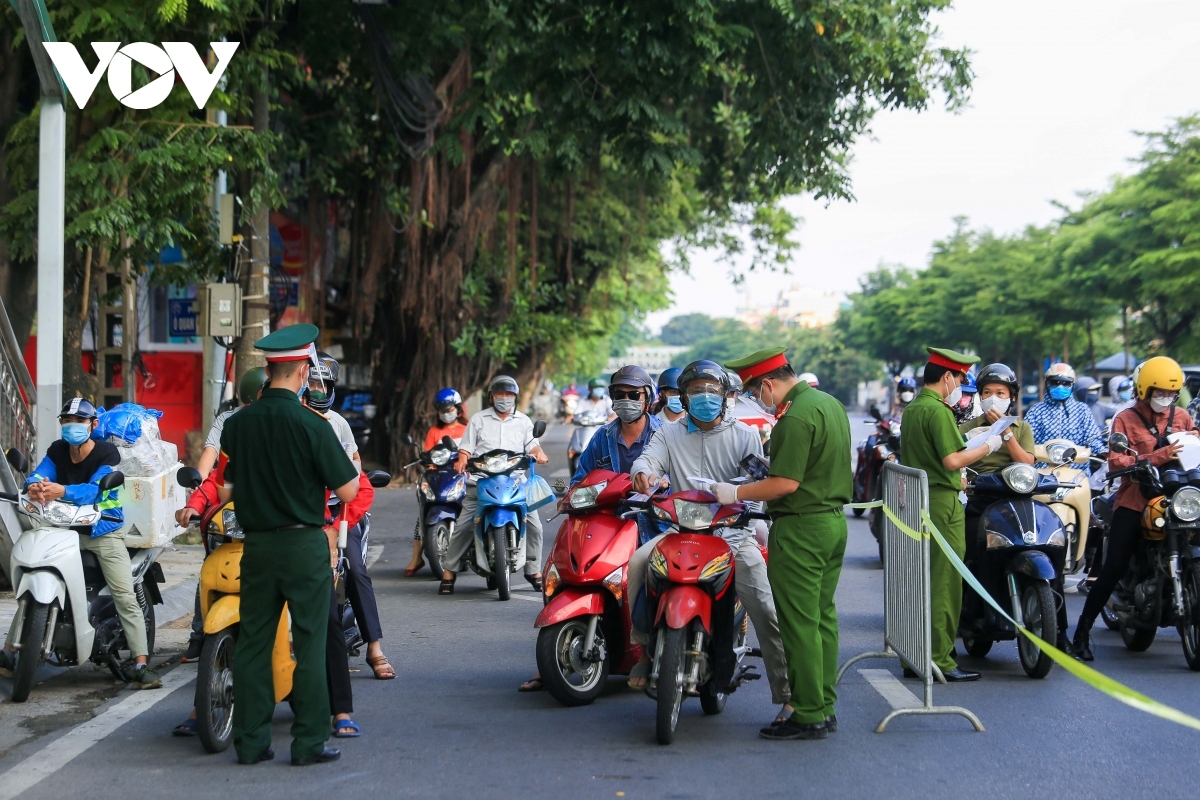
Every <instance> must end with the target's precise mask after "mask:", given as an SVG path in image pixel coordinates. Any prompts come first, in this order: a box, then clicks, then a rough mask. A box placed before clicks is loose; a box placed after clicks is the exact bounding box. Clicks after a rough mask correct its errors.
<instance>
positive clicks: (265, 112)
mask: <svg viewBox="0 0 1200 800" xmlns="http://www.w3.org/2000/svg"><path fill="white" fill-rule="evenodd" d="M260 80H261V83H260V84H259V85H257V86H255V87H254V132H255V133H265V132H266V130H267V129H268V127H269V122H270V120H269V111H270V105H269V99H270V98H269V96H268V94H267V90H268V80H269V74H268V72H267V68H266V67H263V68H262V75H261V76H260ZM250 214H251V215H252V216H251V222H250V230H249V234H250V236H249V238H250V264H249V265H248V268H247V269H246V270H245V272H246V277H245V283H244V285H243V286H242V291H243V292H244V293H245V296H246V297H251V298H254V299H252V300H247V301H245V313H243V315H242V331H241V337H240V338H239V339H238V344H237V363H236V365H235V369H234V382H235V385H236V384H237V382H239V381H241V379H242V376H243V375H245V374H246V373H247V372H248V371H249V370H251V369H253V368H255V367H261V366H262V365H263V363H264V359H263V356H262V355H261V354H260V353H259V352H258V351H257V350H255V349H254V343H255V342H256V341H258V340H259V339H261V338H262V337H264V336H266V335H267V334H268V333H270V332H271V302H270V300H269V298H268V297H267V295H268V293H269V292H270V285H271V281H270V275H271V263H270V262H271V209H270V208H268V207H267V204H266V202H265V201H264V202H263V203H262V207H261V208H255V209H251V210H250Z"/></svg>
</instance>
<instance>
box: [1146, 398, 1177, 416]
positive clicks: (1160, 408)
mask: <svg viewBox="0 0 1200 800" xmlns="http://www.w3.org/2000/svg"><path fill="white" fill-rule="evenodd" d="M1177 398H1178V395H1176V396H1175V397H1151V398H1150V407H1151V408H1153V409H1154V410H1155V411H1156V412H1158V413H1159V414H1161V413H1162V412H1164V411H1166V410H1167V409H1168V408H1170V407H1171V405H1172V404H1173V403H1174V402H1175V400H1176V399H1177Z"/></svg>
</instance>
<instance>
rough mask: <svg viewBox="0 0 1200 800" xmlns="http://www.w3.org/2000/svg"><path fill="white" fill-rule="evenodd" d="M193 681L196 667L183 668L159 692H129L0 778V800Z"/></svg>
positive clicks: (25, 788) (165, 680)
mask: <svg viewBox="0 0 1200 800" xmlns="http://www.w3.org/2000/svg"><path fill="white" fill-rule="evenodd" d="M195 679H196V665H195V664H183V665H181V666H179V667H176V668H175V669H173V670H171V671H170V672H168V673H167V674H166V675H164V676H163V678H162V682H163V688H161V689H148V690H143V691H134V692H131V693H130V695H129V697H126V698H125V699H124V700H122V701H121V702H119V703H117V704H116V705H114V706H113V707H112V708H110V709H108V710H107V711H105V712H104V713H103V714H101V715H100V716H98V717H95V718H94V719H90V720H88V721H87V722H85V723H83V724H82V725H80V726H79V727H77V728H74V729H73V730H71V731H70V732H68V733H67V734H66V735H64V736H62V737H60V738H58V739H55V740H54V741H53V742H51V743H50V744H48V745H46V746H45V747H43V748H42V749H41V750H39V751H37V752H36V753H34V754H33V755H31V756H29V757H28V758H26V759H25V760H24V761H22V762H21V763H19V764H17V765H16V766H15V767H13V768H12V769H10V770H9V771H8V772H6V773H4V774H3V775H0V800H10V798H13V797H17V796H19V795H20V794H21V793H23V792H26V791H28V790H29V789H31V788H33V787H34V786H36V785H37V784H38V783H40V782H41V781H42V780H44V779H45V778H47V777H49V776H51V775H53V774H55V773H56V772H58V771H59V770H61V769H62V768H63V767H65V766H66V765H67V764H68V763H69V762H70V761H71V760H72V759H74V758H75V757H76V756H79V755H81V754H82V753H84V752H85V751H86V750H87V749H88V748H90V747H91V746H92V745H94V744H96V743H97V742H99V741H100V740H101V739H103V738H104V737H106V736H108V735H109V734H110V733H112V732H113V731H115V730H116V729H117V728H119V727H121V726H122V725H124V724H125V723H126V722H129V721H130V720H131V719H133V718H134V717H136V716H138V715H139V714H142V713H143V712H145V711H148V710H149V709H150V708H151V707H152V706H153V705H155V704H156V703H158V702H159V701H160V700H165V699H167V698H168V697H169V696H170V695H171V692H172V691H174V690H175V689H178V688H179V687H181V686H186V685H187V684H189V683H191V682H192V681H194V680H195Z"/></svg>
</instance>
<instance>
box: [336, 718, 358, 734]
mask: <svg viewBox="0 0 1200 800" xmlns="http://www.w3.org/2000/svg"><path fill="white" fill-rule="evenodd" d="M346 728H349V729H350V731H349V732H346ZM360 736H362V728H360V727H358V723H357V722H355V721H354V720H352V719H342V720H336V721H334V723H333V738H335V739H357V738H358V737H360Z"/></svg>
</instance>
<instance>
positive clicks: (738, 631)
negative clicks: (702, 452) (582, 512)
mask: <svg viewBox="0 0 1200 800" xmlns="http://www.w3.org/2000/svg"><path fill="white" fill-rule="evenodd" d="M644 505H645V506H646V507H647V508H648V510H649V511H650V512H651V513H652V514H653V516H654V517H655V518H657V519H658V520H660V521H661V522H663V523H665V524H667V525H670V526H672V527H674V528H675V529H677V530H678V532H677V533H670V534H668V535H667V536H665V537H664V538H663V539H662V540H661V541H659V543H658V544H657V545H655V546H654V549H653V550H651V551H650V559H649V563H648V564H647V567H646V609H652V612H651V613H653V620H654V622H653V626H652V642H653V645H652V646H653V653H654V656H653V659H652V665H651V671H650V684H649V687H648V691H647V694H649V695H651V696H652V697H654V698H655V700H656V701H657V703H658V716H657V722H656V726H655V731H656V735H657V738H658V742H659V744H670V743H671V742H672V741H674V739H675V728H676V726H677V725H678V724H679V710H680V708H681V707H682V705H683V698H684V696H685V695H686V696H699V698H700V706H701V708H703V709H704V713H705V714H720V713H721V712H722V711H724V710H725V702H726V700H728V697H729V694H730V693H731V692H733V691H734V690H735V689H736V688H737V687H738V686H739V685H740V684H741V683H742V682H743V681H745V680H754V679H757V678H759V677H761V676H760V675H758V674H756V673H753V672H750V670H751V669H753V667H752V666H749V665H746V664H745V663H744V661H745V658H746V656H748V655H758V652H757V650H753V649H752V648H750V647H747V646H746V634H747V632H748V630H749V624H750V620H749V618H748V617H747V615H746V611H745V609H744V608H743V607H742V604H741V602H740V601H739V600H738V597H737V592H736V591H734V589H733V586H734V558H733V550H732V549H731V548H730V546H729V544H728V543H726V541H725V540H724V539H722V538H721V537H720V536H716V535H713V534H715V533H716V532H717V530H718V529H720V528H730V527H734V528H742V527H747V526H748V525H749V524H750V522H751V521H752V520H756V519H764V518H765V515H763V514H758V513H755V512H752V511H750V509H749V507H748V506H747V505H746V504H745V503H731V504H729V505H722V504H721V503H719V502H717V498H716V497H715V496H713V495H712V494H711V493H709V492H705V491H687V492H677V493H675V494H672V495H669V496H667V497H664V498H661V499H654V500H651V501H648V502H647V503H645V504H644ZM760 546H761V545H760ZM764 549H765V548H764ZM647 618H649V614H647Z"/></svg>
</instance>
